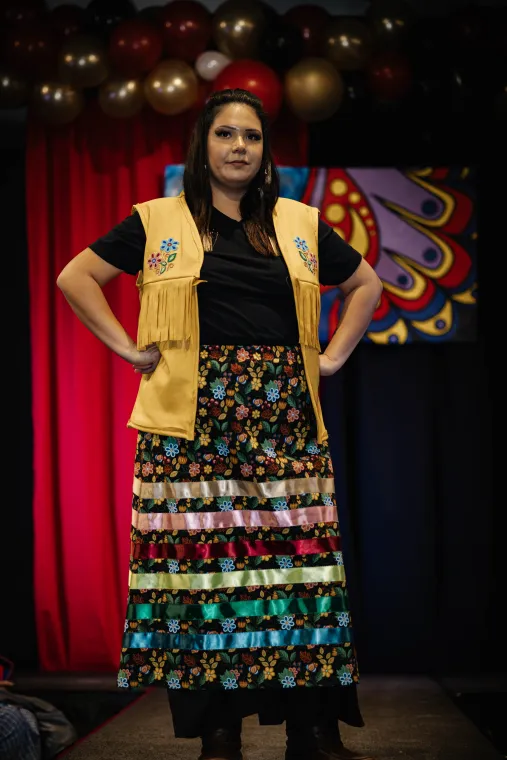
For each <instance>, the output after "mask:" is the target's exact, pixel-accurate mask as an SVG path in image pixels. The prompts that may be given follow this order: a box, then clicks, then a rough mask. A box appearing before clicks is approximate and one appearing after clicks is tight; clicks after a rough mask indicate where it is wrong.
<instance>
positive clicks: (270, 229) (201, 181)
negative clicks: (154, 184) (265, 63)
mask: <svg viewBox="0 0 507 760" xmlns="http://www.w3.org/2000/svg"><path fill="white" fill-rule="evenodd" d="M230 103H243V104H244V105H246V106H250V108H252V109H253V110H254V111H255V113H256V114H257V116H258V117H259V120H260V122H261V126H262V138H263V149H262V161H261V165H260V168H259V171H258V172H257V174H256V175H255V177H254V178H253V179H252V180H251V182H250V185H249V186H248V189H247V190H246V192H245V194H244V195H243V197H242V199H241V203H240V212H241V218H242V219H243V222H244V227H245V233H246V236H247V238H248V241H249V243H250V245H252V246H253V247H254V248H255V250H256V251H258V252H259V253H262V254H264V255H266V256H273V255H277V253H278V252H277V251H276V250H274V248H273V246H272V244H271V241H270V238H272V239H273V240H275V230H274V226H273V209H274V207H275V204H276V202H277V200H278V194H279V190H280V179H279V176H278V171H277V169H276V166H275V164H274V161H273V157H272V155H271V148H270V145H269V123H268V118H267V116H266V114H265V112H264V111H263V108H262V101H261V100H260V99H259V98H258V97H257V96H256V95H253V94H252V93H251V92H248V91H247V90H239V89H237V90H221V91H220V92H214V93H213V94H212V95H211V96H210V97H209V99H208V101H207V102H206V105H205V106H204V108H203V110H202V111H201V113H200V114H199V118H198V119H197V122H196V124H195V126H194V130H193V132H192V136H191V138H190V144H189V149H188V153H187V160H186V163H185V171H184V174H183V190H184V191H185V200H186V202H187V204H188V207H189V209H190V211H191V213H192V215H193V217H194V219H195V223H196V225H197V229H198V230H199V234H200V235H201V238H203V240H210V236H211V230H210V224H211V211H212V208H213V201H212V194H211V185H210V180H209V169H208V167H207V164H208V147H207V146H208V133H209V130H210V128H211V125H212V123H213V121H214V119H215V117H216V115H217V113H218V112H219V111H220V109H221V108H223V107H224V106H227V105H229V104H230Z"/></svg>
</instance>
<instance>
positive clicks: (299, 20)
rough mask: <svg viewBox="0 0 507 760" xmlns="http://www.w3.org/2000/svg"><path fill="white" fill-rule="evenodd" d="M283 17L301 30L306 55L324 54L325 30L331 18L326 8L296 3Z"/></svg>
mask: <svg viewBox="0 0 507 760" xmlns="http://www.w3.org/2000/svg"><path fill="white" fill-rule="evenodd" d="M283 18H284V20H285V21H286V22H287V23H288V24H293V25H294V26H296V27H297V28H298V29H299V30H300V31H301V34H302V35H303V54H304V55H305V56H312V55H317V56H320V55H321V54H322V43H323V38H324V31H325V28H326V24H328V23H329V21H330V19H331V16H330V15H329V13H328V12H327V11H326V10H325V9H324V8H320V7H319V6H316V5H296V6H295V7H294V8H290V9H289V10H288V11H287V12H286V13H285V15H284V17H283Z"/></svg>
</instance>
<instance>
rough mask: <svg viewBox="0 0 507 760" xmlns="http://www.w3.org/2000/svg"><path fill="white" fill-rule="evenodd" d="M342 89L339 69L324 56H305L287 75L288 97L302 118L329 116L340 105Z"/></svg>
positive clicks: (291, 107) (289, 102)
mask: <svg viewBox="0 0 507 760" xmlns="http://www.w3.org/2000/svg"><path fill="white" fill-rule="evenodd" d="M343 93H344V83H343V79H342V77H341V75H340V72H339V71H338V70H337V68H336V66H333V64H332V63H331V62H330V61H327V60H326V59H325V58H303V59H302V60H301V61H299V63H296V65H295V66H293V67H292V68H291V69H289V71H288V72H287V74H286V75H285V99H286V101H287V104H288V106H289V108H290V109H291V110H292V111H293V113H295V114H296V116H298V117H299V118H300V119H302V120H303V121H307V122H311V121H322V120H323V119H328V118H329V117H330V116H332V115H333V114H334V113H336V111H337V110H338V108H339V107H340V104H341V102H342V99H343Z"/></svg>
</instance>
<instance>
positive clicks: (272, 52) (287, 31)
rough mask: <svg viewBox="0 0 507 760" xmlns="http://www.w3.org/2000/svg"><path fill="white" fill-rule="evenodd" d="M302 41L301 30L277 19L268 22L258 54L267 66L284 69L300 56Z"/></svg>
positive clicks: (301, 54)
mask: <svg viewBox="0 0 507 760" xmlns="http://www.w3.org/2000/svg"><path fill="white" fill-rule="evenodd" d="M303 50H304V41H303V35H302V33H301V30H300V29H299V28H298V27H297V26H295V25H294V24H289V23H287V22H284V21H283V20H281V19H279V20H278V21H277V23H275V24H270V25H269V26H268V28H267V30H266V33H265V34H264V36H263V39H262V42H261V45H260V50H259V56H260V58H261V59H262V60H263V61H264V63H266V64H267V65H268V66H271V67H272V68H274V69H277V70H278V71H286V70H287V69H290V68H291V66H294V64H295V63H297V62H298V61H299V60H300V59H301V58H302V57H303Z"/></svg>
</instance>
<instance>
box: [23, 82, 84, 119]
mask: <svg viewBox="0 0 507 760" xmlns="http://www.w3.org/2000/svg"><path fill="white" fill-rule="evenodd" d="M84 103H85V101H84V97H83V94H82V93H81V92H80V91H79V90H77V89H76V88H75V87H72V86H71V85H68V84H63V83H62V82H50V81H48V82H41V83H39V84H37V85H35V87H34V88H33V91H32V97H31V103H30V105H31V110H32V113H33V115H34V116H35V117H36V118H38V119H40V120H41V121H43V122H44V123H45V124H51V125H54V126H60V125H64V124H70V122H71V121H74V119H75V118H76V117H77V116H79V114H80V113H81V111H82V110H83V108H84Z"/></svg>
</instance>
